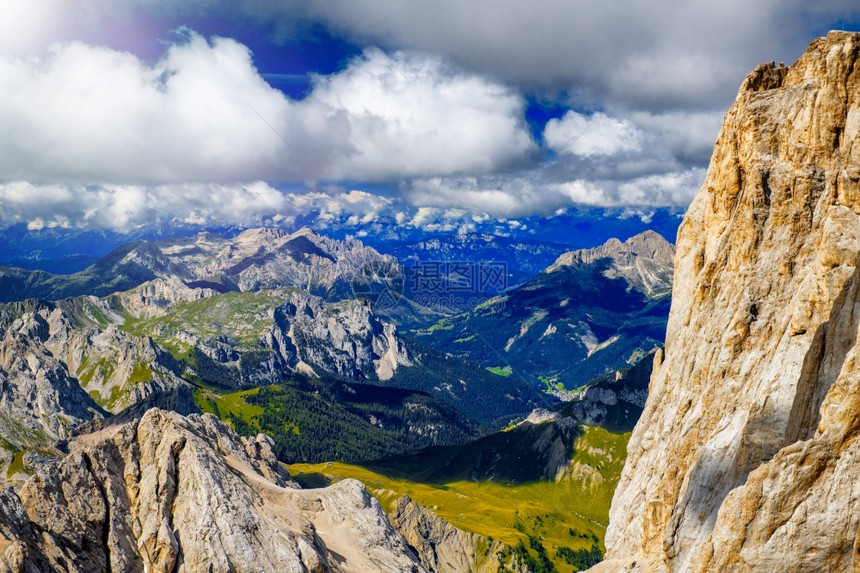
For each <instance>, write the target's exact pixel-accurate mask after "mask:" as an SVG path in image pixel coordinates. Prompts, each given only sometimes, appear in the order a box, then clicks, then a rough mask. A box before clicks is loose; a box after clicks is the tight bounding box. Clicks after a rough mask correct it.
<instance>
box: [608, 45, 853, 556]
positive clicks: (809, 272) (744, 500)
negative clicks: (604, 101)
mask: <svg viewBox="0 0 860 573" xmlns="http://www.w3.org/2000/svg"><path fill="white" fill-rule="evenodd" d="M858 63H860V34H852V33H846V32H831V33H830V34H829V35H828V36H827V37H826V38H821V39H819V40H816V41H815V42H813V43H812V44H811V46H810V47H809V50H808V51H807V52H806V53H805V54H804V55H803V56H802V57H801V58H800V59H799V60H798V61H797V62H796V63H795V64H793V65H792V66H791V67H785V66H783V65H775V64H773V63H771V64H765V65H761V66H759V67H757V68H756V69H755V71H753V72H752V73H751V74H750V75H749V76H748V77H747V78H746V80H745V81H744V82H743V85H742V86H741V89H740V91H739V93H738V96H737V99H736V101H735V103H734V105H733V106H732V108H731V109H730V110H729V112H728V114H727V115H726V118H725V122H724V125H723V128H722V131H721V133H720V135H719V138H718V140H717V143H716V147H715V150H714V154H713V157H712V160H711V165H710V168H709V170H708V173H707V177H706V180H705V182H704V184H703V186H702V188H701V190H700V191H699V193H698V195H697V196H696V198H695V200H694V201H693V203H692V205H691V206H690V208H689V211H688V213H687V215H686V217H685V220H684V222H683V224H682V225H681V228H680V230H679V232H678V242H677V255H676V258H675V276H674V287H673V289H674V290H673V300H672V308H671V313H670V317H669V323H668V329H667V335H666V346H665V358H663V359H662V360H660V358H661V357H660V356H659V355H658V358H657V360H655V369H654V374H653V377H652V379H651V385H650V393H649V396H648V401H647V404H646V406H645V411H644V413H643V415H642V422H641V423H640V424H638V425H637V427H636V429H635V431H634V432H633V435H632V438H631V440H630V443H629V446H628V450H629V456H628V458H627V462H626V465H625V468H624V472H623V475H622V478H621V482H620V484H619V486H618V489H617V490H616V494H615V497H614V500H613V504H612V511H611V514H610V527H609V530H608V532H607V548H608V552H607V558H608V561H606V562H605V563H604V564H603V565H602V567H599V570H600V571H619V570H642V571H729V570H731V571H780V570H784V571H850V570H852V569H853V570H857V568H858V567H860V529H858V524H860V481H858V480H857V475H858V473H860V461H858V460H860V440H858V439H857V438H858V436H860V376H858V372H860V369H858V366H860V333H858V321H860V313H858V311H857V309H858V308H860V307H858V304H860V275H858V264H860V137H858V136H860V65H858Z"/></svg>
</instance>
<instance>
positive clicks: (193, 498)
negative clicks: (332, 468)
mask: <svg viewBox="0 0 860 573" xmlns="http://www.w3.org/2000/svg"><path fill="white" fill-rule="evenodd" d="M47 570H62V571H81V572H90V571H106V570H107V571H129V572H132V571H165V572H167V571H179V572H182V571H262V572H265V571H271V572H282V571H297V572H299V571H315V572H322V571H343V572H365V571H385V572H392V573H395V572H396V573H401V572H416V573H417V572H419V571H423V570H424V569H423V568H422V567H421V566H420V564H419V563H418V562H417V561H416V559H415V557H414V555H413V554H412V552H411V551H410V550H409V548H408V547H407V546H406V544H405V543H404V542H403V540H402V538H401V537H400V536H399V535H398V534H397V533H396V532H395V531H394V529H393V528H392V527H391V524H390V522H389V521H388V519H387V517H386V516H385V514H384V513H383V512H382V509H381V508H380V506H379V504H378V503H377V502H376V500H375V499H373V498H372V497H371V496H370V495H369V494H368V493H367V491H366V490H365V489H364V487H363V486H362V485H361V484H360V483H359V482H357V481H355V480H346V481H343V482H340V483H338V484H336V485H333V486H331V487H329V488H326V489H321V490H297V489H293V488H292V487H291V483H290V482H289V481H288V476H287V475H286V473H285V472H284V471H283V470H282V469H280V467H279V466H278V464H277V462H276V461H275V459H274V457H273V455H272V452H271V442H270V441H269V440H268V439H266V438H264V437H259V438H257V439H256V440H240V438H239V437H238V436H237V435H236V434H235V433H233V432H232V430H230V429H229V428H228V427H227V426H225V425H224V424H223V423H221V422H219V421H218V420H217V419H216V418H214V417H213V416H211V415H203V416H198V415H192V416H189V417H187V418H184V417H182V416H180V415H178V414H174V413H167V412H164V411H161V410H155V409H154V410H150V411H149V412H147V413H146V415H144V416H143V417H142V418H141V419H140V421H139V422H138V421H134V422H130V423H127V424H124V425H120V426H111V427H107V428H104V429H102V430H101V431H99V432H97V433H95V434H88V435H84V436H79V437H77V438H75V439H74V440H72V441H71V442H70V443H69V454H68V455H67V456H66V457H65V458H64V459H62V461H59V462H57V463H55V464H52V465H49V466H47V467H45V468H43V469H42V470H40V471H39V472H38V473H37V474H36V475H34V476H33V477H32V478H30V479H29V480H28V481H27V482H26V483H25V484H24V485H23V486H22V488H21V489H20V491H19V493H17V494H16V493H15V492H14V491H13V490H12V489H6V490H5V491H3V492H1V493H0V571H47Z"/></svg>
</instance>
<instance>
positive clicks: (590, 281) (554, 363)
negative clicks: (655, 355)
mask: <svg viewBox="0 0 860 573" xmlns="http://www.w3.org/2000/svg"><path fill="white" fill-rule="evenodd" d="M673 256H674V247H673V246H672V245H671V244H670V243H669V242H667V241H666V240H665V239H663V237H661V236H660V235H659V234H657V233H654V232H650V231H646V232H644V233H640V234H639V235H635V236H634V237H631V238H630V239H628V240H627V241H625V242H623V243H622V242H621V241H619V240H618V239H611V240H610V241H608V242H607V243H605V244H604V245H601V246H599V247H596V248H593V249H581V250H577V251H572V252H569V253H565V254H563V255H561V256H559V257H558V258H557V259H556V261H555V262H554V263H553V264H552V265H550V266H549V267H548V268H547V269H546V270H545V271H544V272H542V273H540V274H539V275H538V276H537V277H535V278H534V279H532V280H531V281H528V282H526V283H524V284H522V285H519V286H518V287H516V288H513V289H511V290H509V291H507V292H506V293H504V294H502V295H500V296H498V297H496V298H493V299H490V300H488V301H487V303H486V304H484V305H480V306H478V307H477V308H475V309H474V310H472V311H469V312H466V313H463V314H459V315H456V316H453V317H446V318H443V319H441V320H439V321H438V322H437V323H436V324H434V325H433V326H431V327H429V328H426V329H422V330H419V331H417V332H416V336H417V338H418V339H419V340H420V341H422V342H423V343H425V344H427V345H429V346H432V347H434V348H437V349H439V350H443V351H445V352H450V353H452V354H456V355H459V356H463V357H465V358H467V359H469V360H472V361H474V362H477V363H479V364H481V365H482V366H485V367H493V368H495V369H496V370H495V371H496V372H497V373H499V374H500V375H509V376H510V375H515V376H520V377H523V378H525V379H527V380H529V381H530V382H531V383H533V384H535V385H541V386H544V385H545V386H547V387H548V388H550V389H555V388H557V385H558V384H559V383H561V384H562V385H563V386H564V388H566V389H567V390H571V389H575V388H577V387H580V386H582V385H584V384H585V383H587V382H589V381H591V380H593V379H595V378H598V377H600V376H603V375H605V374H608V373H611V372H614V371H616V370H619V369H622V368H625V367H628V366H631V365H633V364H635V363H636V362H638V361H639V360H641V359H642V358H643V357H644V356H645V355H647V354H648V353H649V352H651V351H652V350H653V349H654V348H656V347H658V346H660V345H661V344H662V342H663V337H664V333H665V328H666V320H667V318H668V314H669V304H670V296H669V295H670V292H671V281H672V273H673V271H672V258H673Z"/></svg>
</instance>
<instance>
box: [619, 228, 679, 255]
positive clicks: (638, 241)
mask: <svg viewBox="0 0 860 573" xmlns="http://www.w3.org/2000/svg"><path fill="white" fill-rule="evenodd" d="M623 248H625V249H627V250H629V251H630V252H631V253H633V254H635V255H637V256H640V257H647V258H649V259H654V260H657V261H660V262H663V263H671V262H672V259H673V258H674V256H675V247H674V245H672V243H670V242H669V241H667V240H666V239H665V238H663V235H661V234H660V233H657V232H655V231H652V230H650V229H649V230H647V231H642V232H641V233H639V234H638V235H633V236H632V237H630V238H629V239H627V240H626V241H624V243H623Z"/></svg>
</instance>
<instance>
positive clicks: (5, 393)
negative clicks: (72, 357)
mask: <svg viewBox="0 0 860 573" xmlns="http://www.w3.org/2000/svg"><path fill="white" fill-rule="evenodd" d="M47 308H49V306H48V305H44V304H42V303H39V302H36V301H32V302H29V303H27V304H23V303H22V304H19V305H18V306H17V308H5V309H2V310H4V311H10V312H8V314H7V316H6V318H7V320H8V322H6V323H5V324H3V322H4V321H3V320H2V317H0V461H8V459H9V458H11V456H12V453H14V452H15V451H17V450H22V449H24V448H27V447H30V446H32V445H34V444H48V443H51V442H55V441H57V440H60V439H65V438H66V437H68V435H69V431H70V430H71V429H72V428H74V427H75V426H77V425H78V424H80V423H82V422H85V421H88V420H92V419H93V418H96V417H101V416H102V415H104V414H105V412H104V410H102V409H101V408H99V406H98V405H97V404H96V403H95V402H94V401H93V400H92V398H90V396H88V395H87V394H86V392H84V391H83V390H82V389H81V387H80V385H79V384H78V382H77V380H76V379H75V378H74V377H73V376H71V375H70V374H69V371H68V369H67V367H66V365H65V364H64V363H63V362H62V361H60V360H58V359H57V358H56V357H54V356H53V355H52V354H51V352H49V351H48V350H47V349H46V348H45V346H44V343H43V340H44V339H45V338H47V336H48V331H49V326H48V324H47V322H46V321H45V320H44V319H43V317H42V315H41V314H40V313H39V312H38V311H39V310H45V309H47ZM2 314H6V313H2ZM19 314H20V316H18V317H17V318H15V317H16V316H17V315H19Z"/></svg>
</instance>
